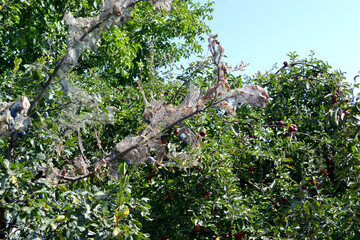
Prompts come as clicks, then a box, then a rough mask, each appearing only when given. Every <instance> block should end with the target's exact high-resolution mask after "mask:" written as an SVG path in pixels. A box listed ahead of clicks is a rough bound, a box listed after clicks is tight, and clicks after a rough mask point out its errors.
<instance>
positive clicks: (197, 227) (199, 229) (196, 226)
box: [195, 224, 203, 231]
mask: <svg viewBox="0 0 360 240" xmlns="http://www.w3.org/2000/svg"><path fill="white" fill-rule="evenodd" d="M202 229H203V226H201V225H199V224H196V225H195V230H196V231H201V230H202Z"/></svg>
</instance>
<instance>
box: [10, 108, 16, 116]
mask: <svg viewBox="0 0 360 240" xmlns="http://www.w3.org/2000/svg"><path fill="white" fill-rule="evenodd" d="M10 114H11V116H12V117H13V118H16V117H17V115H18V112H17V111H16V109H15V108H13V109H11V111H10Z"/></svg>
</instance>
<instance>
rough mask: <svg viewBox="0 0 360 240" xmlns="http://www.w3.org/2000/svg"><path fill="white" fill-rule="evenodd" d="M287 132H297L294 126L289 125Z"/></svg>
mask: <svg viewBox="0 0 360 240" xmlns="http://www.w3.org/2000/svg"><path fill="white" fill-rule="evenodd" d="M288 130H289V132H297V131H298V129H297V126H296V125H295V124H291V125H290V126H289V129H288Z"/></svg>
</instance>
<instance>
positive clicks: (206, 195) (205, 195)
mask: <svg viewBox="0 0 360 240" xmlns="http://www.w3.org/2000/svg"><path fill="white" fill-rule="evenodd" d="M210 195H211V194H210V193H209V192H205V193H204V194H203V198H207V197H210Z"/></svg>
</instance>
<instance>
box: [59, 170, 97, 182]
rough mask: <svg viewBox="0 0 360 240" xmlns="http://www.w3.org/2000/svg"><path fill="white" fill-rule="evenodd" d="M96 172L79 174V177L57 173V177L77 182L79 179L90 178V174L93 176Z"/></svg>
mask: <svg viewBox="0 0 360 240" xmlns="http://www.w3.org/2000/svg"><path fill="white" fill-rule="evenodd" d="M94 174H95V172H89V173H88V174H85V175H81V176H78V177H67V176H63V175H60V174H57V175H56V177H57V178H60V179H63V180H67V181H70V182H75V181H79V180H82V179H85V178H88V177H90V176H93V175H94Z"/></svg>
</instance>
